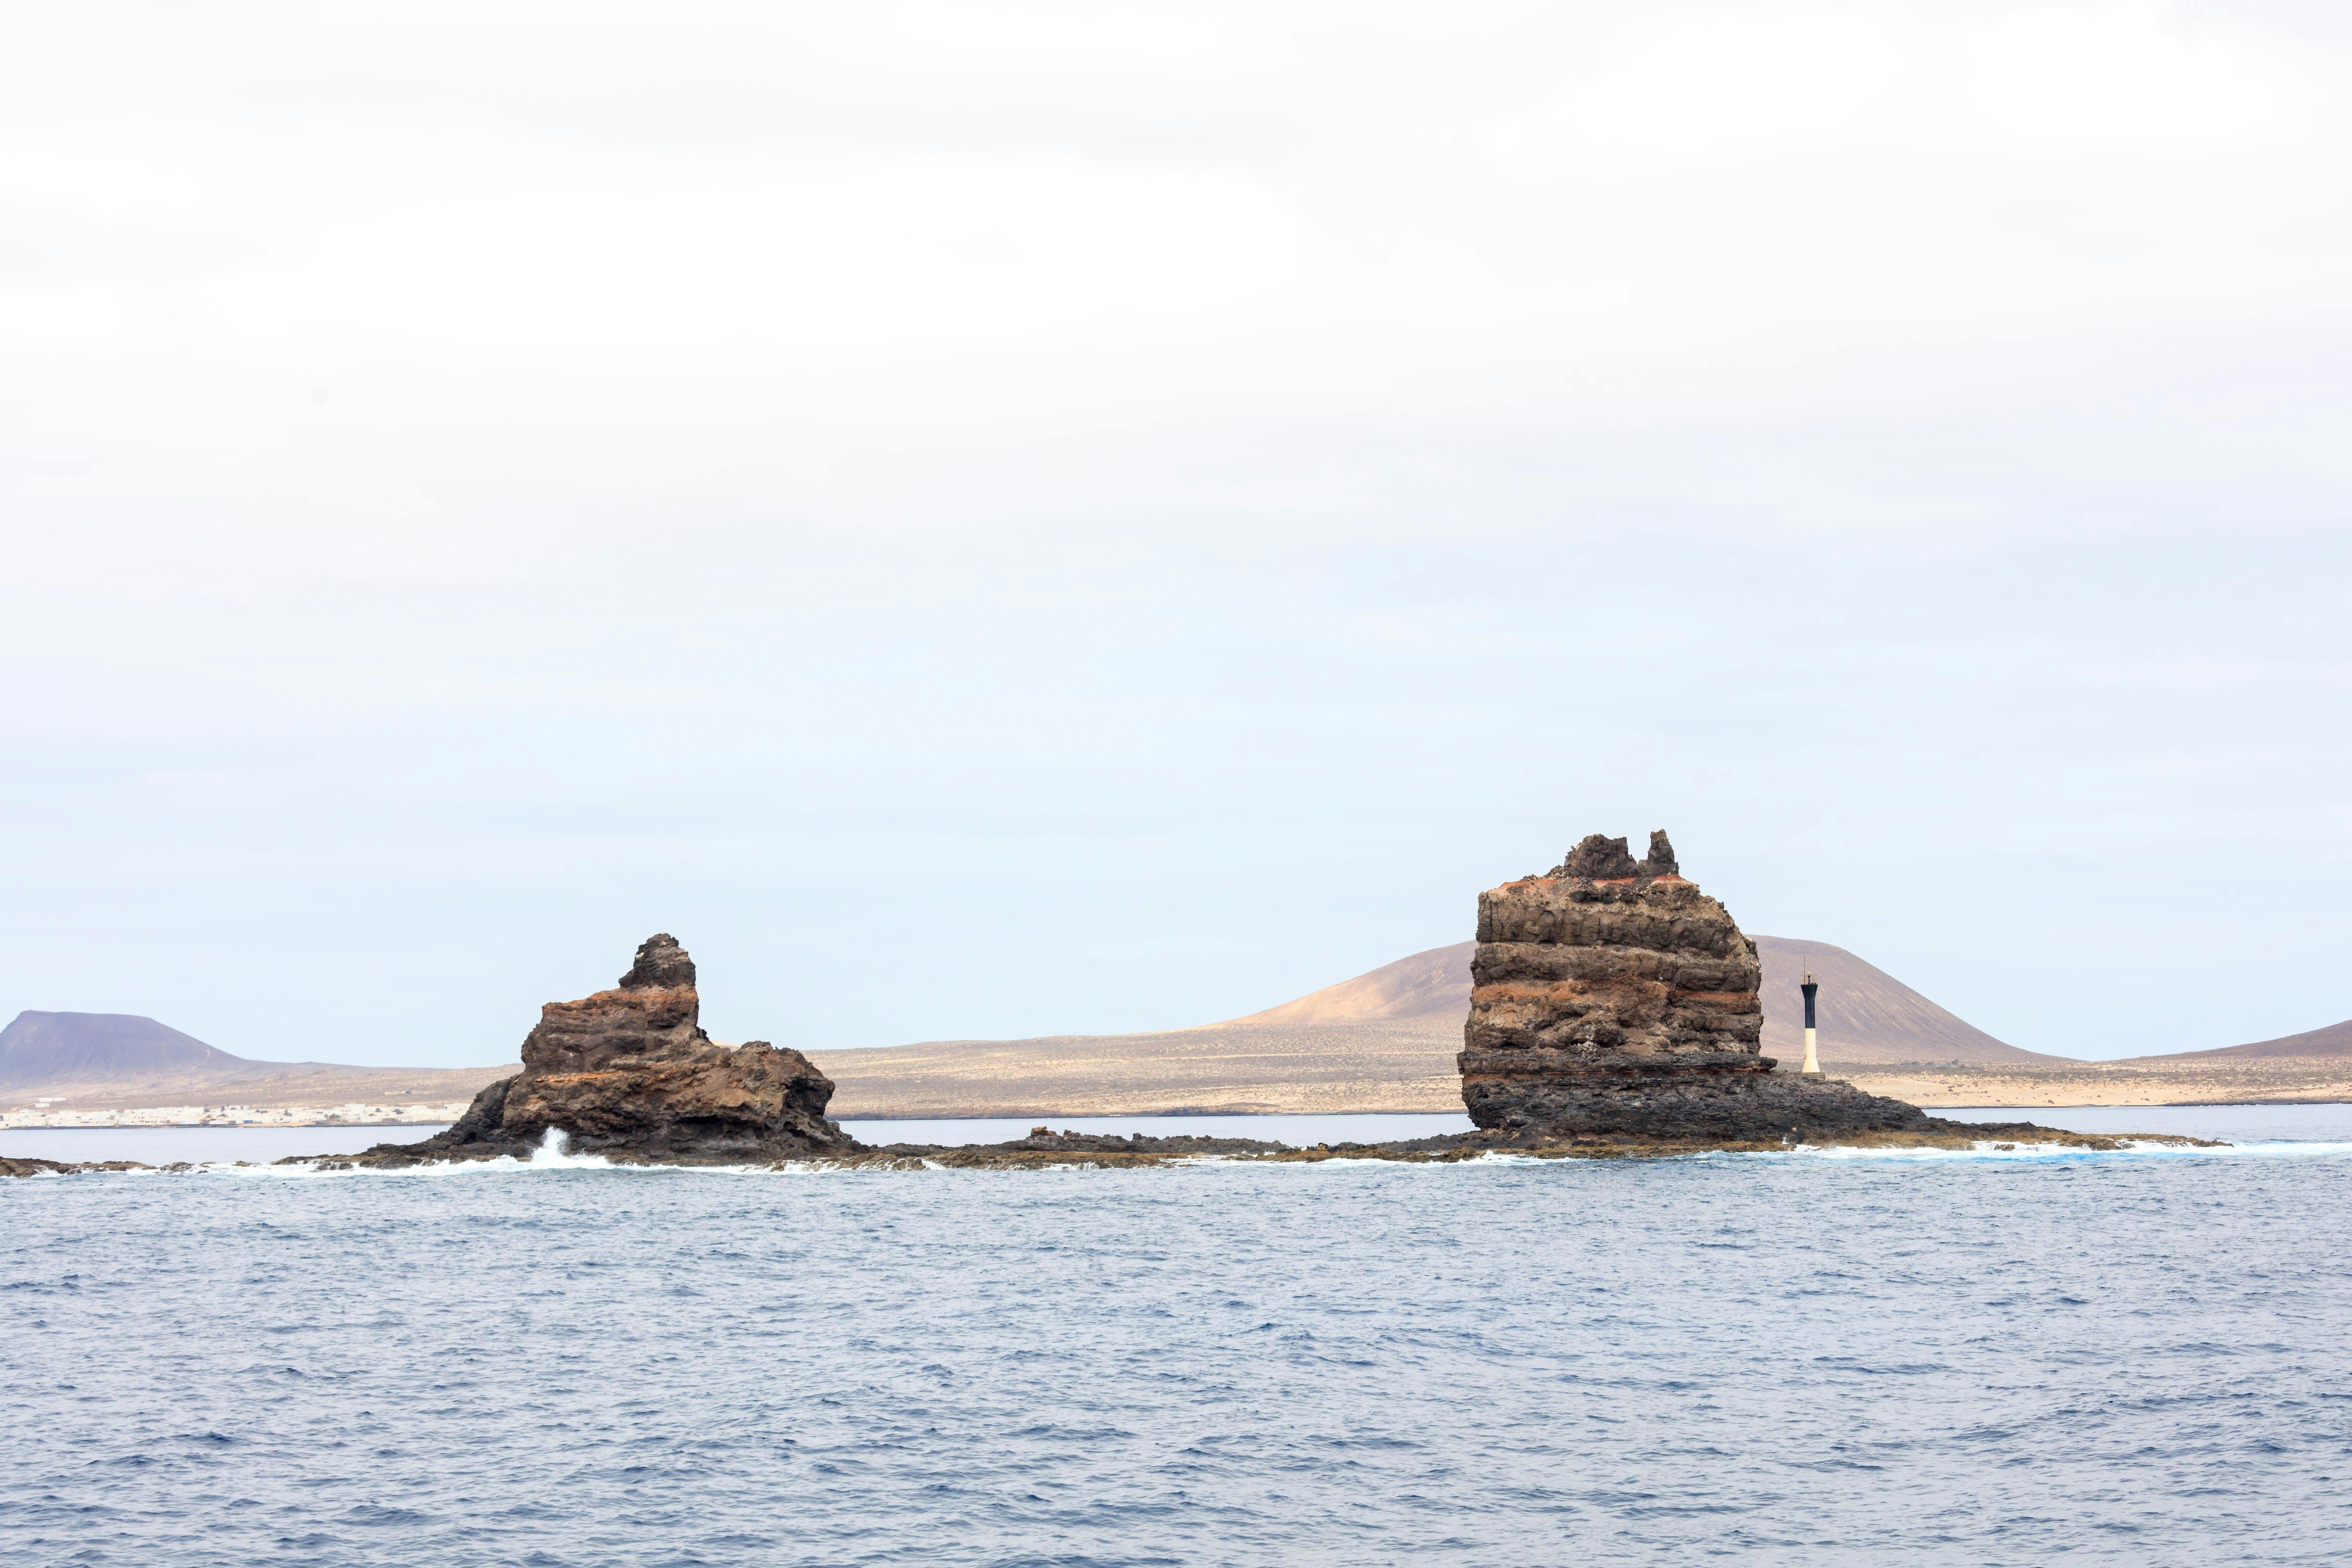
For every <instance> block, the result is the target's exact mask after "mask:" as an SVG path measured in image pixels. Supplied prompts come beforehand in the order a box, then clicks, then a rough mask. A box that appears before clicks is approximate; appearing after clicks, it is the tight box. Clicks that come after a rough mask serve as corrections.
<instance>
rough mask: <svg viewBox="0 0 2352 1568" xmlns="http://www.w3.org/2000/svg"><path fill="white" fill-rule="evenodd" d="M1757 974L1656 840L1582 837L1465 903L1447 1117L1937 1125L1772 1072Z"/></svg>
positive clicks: (1524, 1131)
mask: <svg viewBox="0 0 2352 1568" xmlns="http://www.w3.org/2000/svg"><path fill="white" fill-rule="evenodd" d="M1763 975H1764V971H1763V967H1762V965H1761V964H1760V963H1759V962H1758V960H1757V956H1756V944H1755V943H1754V942H1752V941H1750V940H1749V939H1748V936H1746V935H1745V934H1744V933H1743V932H1741V930H1740V929H1739V925H1738V922H1737V921H1735V920H1734V919H1732V917H1731V914H1730V912H1729V911H1728V910H1727V909H1725V908H1724V906H1723V905H1722V904H1720V903H1719V902H1717V900H1715V899H1713V898H1710V897H1708V896H1707V895H1706V894H1704V893H1702V892H1700V891H1699V888H1698V886H1697V884H1696V883H1693V882H1691V881H1690V880H1688V879H1687V878H1685V876H1684V875H1683V874H1682V870H1681V867H1680V865H1679V863H1678V862H1677V861H1676V860H1675V851H1674V846H1673V844H1672V843H1671V842H1670V841H1668V840H1667V837H1666V835H1665V833H1664V831H1659V832H1654V833H1652V834H1651V835H1650V848H1649V852H1648V854H1646V855H1645V856H1643V858H1642V859H1641V860H1638V861H1637V860H1635V859H1634V858H1633V852H1632V851H1631V850H1630V849H1629V848H1628V847H1627V845H1626V841H1624V840H1623V839H1612V838H1607V837H1604V836H1602V835H1601V834H1599V833H1593V834H1591V835H1589V836H1587V837H1586V838H1585V839H1584V840H1583V841H1581V842H1580V843H1579V844H1578V845H1577V846H1576V847H1575V848H1574V849H1573V850H1571V851H1570V852H1569V853H1568V856H1567V858H1566V859H1565V860H1563V861H1562V862H1560V863H1559V865H1557V866H1554V867H1553V868H1552V869H1551V870H1550V871H1549V872H1546V873H1541V874H1539V875H1534V876H1526V877H1521V878H1519V879H1517V881H1513V882H1507V883H1503V884H1502V885H1501V886H1500V887H1496V888H1492V889H1489V890H1488V891H1487V892H1486V893H1484V894H1480V895H1479V898H1478V949H1477V953H1476V956H1475V957H1474V958H1473V959H1472V961H1471V968H1470V976H1471V982H1472V989H1471V993H1470V1014H1469V1017H1468V1019H1466V1020H1465V1023H1464V1026H1463V1048H1462V1053H1461V1055H1460V1057H1459V1058H1458V1059H1457V1060H1458V1062H1459V1065H1460V1068H1461V1071H1462V1098H1463V1103H1464V1104H1465V1107H1466V1108H1467V1109H1468V1111H1469V1113H1470V1119H1471V1120H1472V1121H1473V1122H1474V1123H1475V1124H1477V1125H1478V1127H1479V1128H1480V1129H1481V1130H1482V1131H1485V1132H1486V1133H1489V1134H1503V1135H1506V1136H1510V1137H1514V1138H1520V1137H1536V1138H1538V1139H1542V1140H1556V1139H1559V1138H1571V1139H1573V1138H1582V1137H1633V1138H1644V1139H1669V1140H1675V1141H1687V1140H1701V1141H1705V1140H1738V1139H1756V1138H1770V1137H1775V1136H1780V1135H1787V1134H1794V1135H1796V1136H1800V1137H1803V1136H1811V1135H1821V1134H1831V1135H1846V1134H1863V1133H1900V1132H1906V1131H1921V1132H1926V1131H1931V1130H1934V1129H1937V1128H1953V1129H1956V1128H1957V1126H1958V1124H1953V1123H1945V1122H1938V1121H1936V1120H1935V1119H1934V1118H1931V1117H1929V1116H1928V1115H1927V1113H1925V1112H1923V1111H1921V1110H1919V1109H1918V1107H1916V1106H1914V1105H1907V1104H1905V1103H1903V1102H1901V1101H1899V1100H1887V1099H1882V1098H1879V1097H1878V1096H1876V1095H1872V1094H1865V1093H1864V1092H1862V1091H1861V1090H1859V1089H1856V1088H1854V1087H1853V1085H1851V1084H1849V1083H1846V1082H1843V1081H1841V1080H1836V1079H1830V1080H1822V1079H1819V1078H1808V1077H1800V1076H1797V1075H1794V1074H1790V1073H1778V1072H1775V1071H1773V1068H1774V1066H1775V1065H1776V1063H1775V1062H1774V1061H1773V1059H1772V1058H1770V1057H1769V1056H1765V1055H1763V1054H1761V1049H1760V1041H1761V1039H1762V1033H1763V1028H1764V1009H1763V1004H1762V1001H1761V999H1760V998H1759V987H1760V985H1761V983H1762V981H1763Z"/></svg>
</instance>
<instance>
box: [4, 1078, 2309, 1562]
mask: <svg viewBox="0 0 2352 1568" xmlns="http://www.w3.org/2000/svg"><path fill="white" fill-rule="evenodd" d="M2291 1109H2292V1110H2294V1111H2295V1112H2298V1113H2305V1114H2304V1115H2302V1116H2301V1117H2300V1119H2299V1120H2298V1119H2297V1118H2296V1117H2293V1116H2289V1117H2286V1118H2285V1119H2284V1122H2280V1123H2273V1124H2271V1126H2272V1133H2273V1136H2278V1135H2280V1129H2281V1128H2282V1127H2284V1129H2285V1132H2284V1135H2285V1136H2286V1137H2287V1138H2289V1139H2290V1140H2293V1141H2280V1142H2268V1143H2255V1144H2250V1145H2247V1146H2244V1147H2242V1148H2239V1149H2235V1150H2230V1151H2215V1152H2200V1153H2136V1154H2116V1155H2098V1154H2080V1153H2077V1154H2044V1153H2034V1152H2030V1151H2018V1152H2013V1153H2008V1154H2001V1153H1996V1152H1992V1151H1990V1150H1989V1151H1987V1152H1985V1153H1983V1154H1979V1155H1965V1154H1936V1155H1855V1154H1851V1153H1847V1154H1838V1153H1834V1152H1827V1151H1809V1152H1801V1153H1794V1154H1774V1155H1710V1156H1699V1157H1693V1158H1685V1159H1675V1160H1664V1161H1638V1162H1637V1161H1566V1162H1559V1163H1535V1162H1527V1161H1517V1160H1484V1161H1479V1162H1475V1163H1471V1164H1464V1165H1454V1166H1396V1165H1386V1164H1377V1163H1371V1162H1334V1163H1328V1164H1322V1165H1314V1166H1234V1165H1202V1166H1185V1167H1179V1168H1171V1169H1157V1170H1139V1171H1082V1170H1066V1171H1049V1172H1029V1173H1014V1172H952V1171H921V1172H798V1173H731V1172H709V1171H698V1172H688V1171H667V1170H630V1169H617V1170H616V1169H604V1168H597V1167H596V1166H593V1163H583V1162H577V1161H549V1162H545V1163H542V1164H541V1165H539V1166H531V1167H512V1166H509V1167H506V1168H494V1167H472V1168H467V1169H458V1170H447V1169H443V1170H426V1171H420V1172H413V1173H341V1174H308V1173H302V1172H288V1171H283V1170H255V1169H249V1168H248V1169H246V1170H242V1171H240V1170H235V1169H215V1170H212V1171H210V1172H207V1173H201V1174H184V1175H177V1176H161V1175H125V1176H73V1177H62V1178H36V1179H32V1180H25V1181H12V1182H5V1183H0V1385H5V1389H6V1391H7V1398H8V1406H9V1410H8V1419H7V1420H6V1421H5V1424H0V1563H8V1564H12V1565H13V1564H17V1563H26V1564H36V1563H37V1564H51V1563H121V1564H141V1565H147V1564H207V1565H209V1564H303V1565H313V1564H320V1565H326V1564H345V1563H348V1564H393V1563H398V1564H412V1563H413V1564H436V1565H439V1564H450V1565H463V1564H491V1563H497V1564H509V1563H520V1564H546V1565H557V1564H565V1565H581V1568H586V1565H590V1564H597V1565H603V1564H614V1565H619V1564H629V1565H632V1568H635V1565H639V1564H688V1563H728V1564H735V1563H743V1564H754V1563H812V1564H814V1563H824V1564H834V1563H842V1564H853V1563H918V1562H919V1563H939V1564H1016V1563H1017V1564H1057V1565H1073V1568H1075V1565H1091V1564H1143V1563H1277V1562H1279V1563H1334V1564H1337V1563H1400V1562H1426V1563H1465V1564H1466V1563H1480V1564H1486V1563H1528V1564H1548V1563H1685V1562H1690V1561H1702V1560H1724V1561H1735V1560H1737V1561H1747V1562H1765V1563H1824V1562H1826V1563H1873V1564H1876V1563H1888V1562H1894V1561H1903V1562H1906V1563H1953V1564H1981V1563H2043V1562H2050V1561H2054V1560H2057V1559H2061V1558H2063V1559H2065V1560H2067V1561H2070V1562H2084V1563H2134V1564H2138V1563H2200V1564H2202V1563H2323V1562H2325V1563H2336V1562H2341V1561H2344V1560H2346V1559H2347V1557H2352V1486H2347V1480H2352V1354H2348V1353H2347V1343H2346V1336H2347V1329H2352V1138H2347V1139H2343V1140H2341V1141H2315V1140H2314V1139H2313V1138H2312V1136H2311V1134H2313V1133H2314V1132H2327V1133H2334V1132H2336V1131H2339V1130H2343V1129H2345V1127H2346V1114H2347V1113H2345V1112H2344V1111H2343V1110H2342V1108H2326V1107H2295V1108H2291ZM2045 1114H2046V1115H2048V1117H2049V1119H2051V1120H2057V1119H2058V1116H2057V1115H2056V1114H2055V1113H2045ZM2263 1114H2268V1113H2263ZM2075 1120H2077V1121H2082V1120H2084V1118H2082V1117H2080V1116H2077V1117H2076V1118H2075ZM2256 1123H2257V1128H2256V1130H2257V1131H2259V1130H2260V1127H2259V1123H2260V1117H2259V1116H2257V1117H2256ZM2241 1135H2242V1136H2244V1135H2247V1134H2241ZM11 1144H12V1146H11V1149H10V1152H29V1151H26V1150H24V1149H23V1148H22V1145H21V1143H19V1142H18V1141H16V1140H14V1139H12V1140H11Z"/></svg>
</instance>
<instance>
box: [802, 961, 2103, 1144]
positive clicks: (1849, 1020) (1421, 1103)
mask: <svg viewBox="0 0 2352 1568" xmlns="http://www.w3.org/2000/svg"><path fill="white" fill-rule="evenodd" d="M1756 946H1757V949H1758V952H1759V955H1760V956H1762V958H1763V960H1764V1046H1765V1053H1766V1054H1767V1055H1770V1056H1777V1057H1779V1058H1780V1064H1781V1065H1782V1067H1784V1068H1786V1069H1788V1070H1790V1071H1794V1070H1795V1069H1796V1068H1797V1067H1798V1065H1799V1064H1800V1063H1801V1062H1802V1061H1803V1060H1804V1003H1803V999H1802V998H1801V997H1800V996H1799V994H1798V991H1797V979H1798V977H1799V976H1800V975H1801V974H1802V973H1803V972H1804V970H1805V968H1806V967H1808V966H1810V967H1811V969H1812V971H1813V974H1814V976H1815V977H1816V978H1818V979H1819V980H1820V981H1821V982H1822V993H1821V1018H1822V1030H1821V1037H1822V1059H1823V1060H1824V1061H1827V1062H1828V1063H1829V1064H1830V1065H1831V1068H1832V1071H1835V1070H1837V1069H1838V1068H1840V1067H1841V1066H1847V1065H1851V1066H1854V1067H1862V1066H1870V1065H1875V1064H1879V1063H1892V1062H1915V1063H1916V1062H1953V1061H1957V1062H1967V1063H1971V1064H1995V1063H2011V1064H2030V1063H2034V1062H2045V1061H2062V1060H2063V1059H2062V1058H2058V1057H2047V1056H2037V1055H2035V1054H2034V1053H2033V1052H2032V1051H2020V1050H2018V1049H2017V1048H2016V1047H2015V1046H2012V1045H2007V1044H2004V1043H2002V1042H2001V1041H2000V1040H1995V1039H1993V1037H1992V1036H1990V1035H1989V1034H1987V1033H1985V1032H1984V1031H1983V1030H1979V1029H1976V1028H1974V1027H1972V1026H1970V1025H1969V1024H1968V1023H1967V1022H1965V1021H1963V1020H1962V1019H1958V1018H1955V1017H1954V1016H1953V1015H1952V1014H1950V1013H1948V1012H1947V1011H1946V1010H1944V1009H1942V1008H1939V1007H1937V1005H1936V1004H1935V1003H1933V1002H1931V1001H1929V1000H1928V999H1927V998H1925V997H1923V996H1921V995H1920V994H1919V993H1918V992H1916V991H1915V990H1913V989H1911V988H1910V987H1908V986H1906V985H1904V984H1903V983H1902V982H1901V981H1899V980H1897V979H1895V977H1892V976H1890V975H1888V974H1887V973H1886V972H1885V970H1883V969H1879V968H1877V967H1874V966H1872V965H1870V964H1866V963H1864V961H1863V960H1861V959H1860V958H1857V957H1855V956H1853V954H1851V953H1849V952H1847V951H1846V950H1845V949H1844V948H1843V947H1832V946H1830V945H1829V944H1828V943H1826V942H1802V941H1796V940H1792V939H1790V938H1787V937H1780V936H1759V937H1758V938H1757V939H1756ZM1476 951H1477V944H1475V943H1473V942H1456V943H1454V945H1453V946H1449V947H1432V948H1430V949H1429V950H1428V951H1426V952H1422V953H1415V954H1412V956H1409V957H1404V958H1399V959H1398V960H1396V962H1394V963H1392V964H1383V965H1381V967H1379V968H1377V969H1372V970H1370V971H1368V972H1366V973H1364V974H1361V975H1358V976H1357V977H1355V978H1353V979H1351V980H1342V981H1340V982H1339V984H1338V985H1336V986H1326V987H1324V988H1322V989H1321V990H1319V991H1310V992H1308V993H1307V995H1306V996H1303V997H1300V998H1297V999H1295V1000H1292V1001H1287V1002H1284V1003H1282V1004H1281V1005H1280V1006H1278V1007H1271V1008H1267V1009H1265V1010H1264V1011H1263V1012H1255V1013H1250V1014H1248V1015H1246V1016H1245V1017H1242V1018H1237V1019H1226V1020H1225V1021H1224V1022H1223V1023H1216V1024H1209V1025H1206V1026H1204V1027H1202V1028H1199V1029H1189V1030H1169V1031H1166V1032H1164V1033H1160V1034H1122V1035H1062V1036H1056V1037H1053V1038H1048V1039H1037V1040H929V1041H926V1042H924V1043H922V1044H920V1045H900V1046H883V1047H868V1048H861V1049H858V1050H854V1051H825V1050H823V1049H821V1048H820V1049H818V1050H816V1051H812V1052H811V1056H812V1058H813V1059H814V1061H815V1062H816V1064H817V1065H818V1066H819V1067H821V1068H823V1069H824V1071H825V1072H826V1073H827V1074H829V1075H830V1076H831V1077H832V1078H833V1080H834V1081H835V1083H836V1084H838V1085H839V1092H838V1093H837V1094H836V1095H835V1098H834V1113H835V1115H839V1116H847V1117H852V1118H855V1117H859V1116H1029V1115H1055V1116H1078V1115H1133V1114H1140V1113H1150V1112H1155V1111H1169V1110H1189V1111H1202V1110H1220V1111H1233V1112H1244V1111H1293V1112H1318V1113H1330V1112H1346V1111H1447V1112H1450V1111H1458V1110H1460V1109H1461V1106H1462V1080H1461V1077H1460V1075H1459V1074H1458V1073H1457V1072H1456V1071H1455V1068H1454V1052H1455V1051H1459V1050H1461V1049H1462V1022H1463V1019H1464V1018H1465V1016H1466V1015H1467V1014H1468V1013H1469V1010H1470V959H1471V957H1472V956H1473V955H1474V954H1475V953H1476ZM2070 1065H2072V1064H2070Z"/></svg>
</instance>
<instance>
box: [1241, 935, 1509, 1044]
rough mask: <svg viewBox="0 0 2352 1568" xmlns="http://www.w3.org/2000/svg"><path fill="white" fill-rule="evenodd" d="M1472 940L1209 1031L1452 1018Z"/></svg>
mask: <svg viewBox="0 0 2352 1568" xmlns="http://www.w3.org/2000/svg"><path fill="white" fill-rule="evenodd" d="M1477 951H1478V944H1476V943H1475V942H1456V943H1455V944H1454V946H1451V947H1432V948H1431V949H1429V951H1427V952H1425V953H1415V954H1414V955H1412V956H1411V957H1409V958H1399V959H1398V960H1397V961H1396V962H1395V963H1393V964H1383V965H1381V967H1379V968H1377V969H1373V970H1371V971H1370V972H1369V973H1366V974H1361V975H1359V976H1357V977H1355V978H1354V979H1352V980H1342V981H1340V982H1339V984H1338V985H1336V986H1326V987H1324V988H1322V989H1321V990H1319V991H1309V992H1308V993H1307V995H1305V996H1303V997H1300V998H1298V999H1297V1001H1290V1002H1285V1003H1283V1004H1282V1005H1281V1006H1280V1007H1274V1008H1268V1009H1265V1011H1264V1012H1259V1013H1251V1014H1249V1015H1248V1016H1247V1017H1245V1018H1237V1019H1226V1020H1225V1021H1224V1022H1223V1023H1220V1024H1211V1025H1210V1026H1208V1027H1210V1028H1212V1029H1299V1028H1311V1027H1314V1026H1317V1025H1321V1024H1335V1023H1372V1022H1376V1021H1386V1020H1388V1019H1419V1018H1441V1017H1444V1016H1446V1015H1448V1014H1450V1015H1452V1016H1453V1017H1454V1019H1456V1020H1457V1021H1458V1020H1459V1019H1461V1018H1462V1017H1463V1016H1464V1015H1465V1014H1466V1013H1468V1012H1469V1010H1470V958H1471V956H1472V955H1473V954H1475V953H1476V952H1477Z"/></svg>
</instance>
